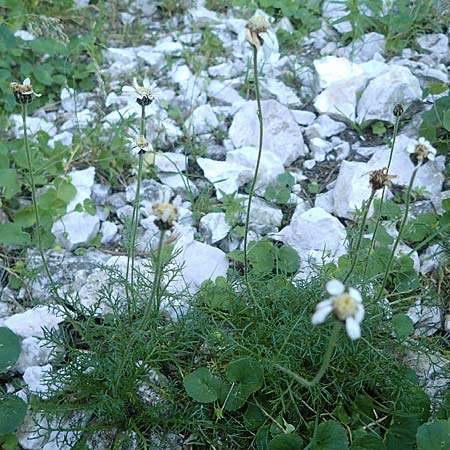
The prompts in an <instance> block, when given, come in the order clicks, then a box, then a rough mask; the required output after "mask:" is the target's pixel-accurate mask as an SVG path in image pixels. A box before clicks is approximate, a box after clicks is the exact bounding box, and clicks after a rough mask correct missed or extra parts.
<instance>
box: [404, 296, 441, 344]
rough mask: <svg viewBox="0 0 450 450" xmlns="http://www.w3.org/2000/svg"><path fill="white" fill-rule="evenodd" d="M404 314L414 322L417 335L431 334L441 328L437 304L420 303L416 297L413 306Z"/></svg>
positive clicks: (439, 311)
mask: <svg viewBox="0 0 450 450" xmlns="http://www.w3.org/2000/svg"><path fill="white" fill-rule="evenodd" d="M406 315H407V316H408V317H409V318H410V319H411V320H412V321H413V322H414V328H415V332H416V333H417V334H418V335H425V336H432V335H433V334H434V333H436V331H438V330H439V329H440V328H441V325H442V314H441V310H440V308H439V307H438V306H426V305H422V301H421V300H420V299H418V300H417V301H416V305H415V306H411V308H409V309H408V311H407V313H406Z"/></svg>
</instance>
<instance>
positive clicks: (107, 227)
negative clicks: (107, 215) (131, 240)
mask: <svg viewBox="0 0 450 450" xmlns="http://www.w3.org/2000/svg"><path fill="white" fill-rule="evenodd" d="M117 231H118V227H117V225H116V224H115V223H114V222H110V221H109V220H105V221H104V222H102V225H101V227H100V233H102V239H101V243H102V244H109V243H110V242H112V241H113V240H114V238H115V237H116V236H117Z"/></svg>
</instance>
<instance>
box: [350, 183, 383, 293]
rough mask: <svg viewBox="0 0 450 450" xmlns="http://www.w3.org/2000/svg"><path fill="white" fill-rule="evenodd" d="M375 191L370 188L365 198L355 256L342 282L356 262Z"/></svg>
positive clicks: (351, 271)
mask: <svg viewBox="0 0 450 450" xmlns="http://www.w3.org/2000/svg"><path fill="white" fill-rule="evenodd" d="M375 193H376V191H375V189H372V192H371V193H370V197H369V200H367V204H366V206H365V208H364V214H363V217H362V222H361V228H360V230H359V234H358V240H357V242H356V247H355V256H354V258H353V260H352V265H351V267H350V270H349V271H348V272H347V275H346V276H345V278H344V279H343V281H342V282H343V283H344V284H345V283H346V281H347V280H348V279H349V278H350V275H351V274H352V273H353V270H354V269H355V266H356V262H357V261H358V255H359V249H360V247H361V242H362V237H363V235H364V229H365V228H366V221H367V216H368V214H369V210H370V206H371V205H372V201H373V198H374V197H375Z"/></svg>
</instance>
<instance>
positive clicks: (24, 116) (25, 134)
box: [21, 103, 55, 286]
mask: <svg viewBox="0 0 450 450" xmlns="http://www.w3.org/2000/svg"><path fill="white" fill-rule="evenodd" d="M21 106H22V122H23V140H24V143H25V153H26V155H27V164H28V172H29V175H30V187H31V199H32V202H33V211H34V221H35V223H36V227H35V229H36V238H37V241H38V250H39V254H40V256H41V259H42V265H43V266H44V270H45V273H46V274H47V277H48V279H49V282H50V284H51V285H52V286H54V285H55V283H54V281H53V277H52V274H51V273H50V269H49V268H48V264H47V260H46V258H45V254H44V250H43V248H42V237H41V222H40V219H39V211H38V204H37V197H36V184H35V182H34V174H33V165H32V164H31V154H30V147H29V144H28V131H27V104H26V103H24V104H22V105H21Z"/></svg>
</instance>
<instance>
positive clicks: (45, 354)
mask: <svg viewBox="0 0 450 450" xmlns="http://www.w3.org/2000/svg"><path fill="white" fill-rule="evenodd" d="M20 347H21V348H20V355H19V359H18V360H17V361H16V363H15V364H14V368H13V370H16V371H17V372H20V373H24V372H25V370H26V369H27V368H28V367H32V366H43V365H45V364H48V363H49V361H50V355H51V352H52V347H50V346H49V345H45V342H43V341H42V340H41V339H38V338H35V337H32V336H29V337H27V338H25V339H23V340H22V342H21V343H20Z"/></svg>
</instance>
